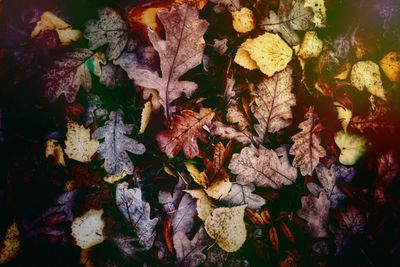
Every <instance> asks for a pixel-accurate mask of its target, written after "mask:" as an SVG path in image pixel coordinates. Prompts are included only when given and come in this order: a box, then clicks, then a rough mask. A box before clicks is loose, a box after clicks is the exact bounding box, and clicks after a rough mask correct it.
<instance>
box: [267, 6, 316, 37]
mask: <svg viewBox="0 0 400 267" xmlns="http://www.w3.org/2000/svg"><path fill="white" fill-rule="evenodd" d="M279 2H280V4H279V9H278V14H276V13H275V11H274V10H270V11H269V17H266V18H264V19H263V20H262V21H260V26H261V28H263V29H264V30H266V31H272V32H275V33H280V34H282V36H283V39H285V40H286V42H288V43H289V44H290V45H297V44H298V43H299V42H300V39H299V37H298V35H297V33H296V32H295V30H298V31H305V30H309V29H311V28H312V27H313V26H314V23H313V22H312V20H313V19H314V14H313V11H312V8H310V7H306V6H305V2H304V0H295V1H291V0H281V1H279Z"/></svg>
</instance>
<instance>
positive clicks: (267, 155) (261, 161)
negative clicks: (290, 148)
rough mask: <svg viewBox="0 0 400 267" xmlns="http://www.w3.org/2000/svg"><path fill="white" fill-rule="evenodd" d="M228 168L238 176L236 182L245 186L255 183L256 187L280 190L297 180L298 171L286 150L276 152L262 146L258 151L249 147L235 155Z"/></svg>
mask: <svg viewBox="0 0 400 267" xmlns="http://www.w3.org/2000/svg"><path fill="white" fill-rule="evenodd" d="M228 167H229V169H230V170H231V172H232V173H234V174H237V176H236V181H237V182H239V183H241V184H244V185H246V184H249V183H254V184H255V185H256V186H261V187H272V188H274V189H279V188H281V187H283V186H284V185H290V184H292V183H293V182H294V181H295V180H296V178H297V170H296V168H293V167H292V166H291V165H290V163H289V158H288V155H287V151H286V150H285V149H279V150H277V152H275V151H273V150H269V149H266V148H265V147H263V146H262V145H260V147H259V148H258V149H257V148H256V147H254V146H248V147H245V148H243V149H242V151H241V152H240V154H238V153H236V154H233V156H232V160H231V162H230V163H229V166H228Z"/></svg>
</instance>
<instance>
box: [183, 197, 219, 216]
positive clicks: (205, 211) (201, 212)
mask: <svg viewBox="0 0 400 267" xmlns="http://www.w3.org/2000/svg"><path fill="white" fill-rule="evenodd" d="M185 192H186V193H189V194H190V195H191V196H192V197H193V198H196V199H197V202H196V210H197V215H198V216H199V218H200V219H202V220H203V221H205V220H206V219H207V218H208V216H209V215H210V213H211V212H212V211H213V210H214V209H215V208H217V206H216V205H215V203H214V202H213V201H212V200H211V199H210V198H209V197H208V196H207V194H206V193H205V192H204V191H203V190H202V189H192V190H185Z"/></svg>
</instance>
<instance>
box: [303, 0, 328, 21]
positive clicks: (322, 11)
mask: <svg viewBox="0 0 400 267" xmlns="http://www.w3.org/2000/svg"><path fill="white" fill-rule="evenodd" d="M304 7H310V8H311V9H312V11H313V13H314V17H313V19H312V22H313V23H314V24H315V27H317V28H325V27H326V7H325V0H305V2H304Z"/></svg>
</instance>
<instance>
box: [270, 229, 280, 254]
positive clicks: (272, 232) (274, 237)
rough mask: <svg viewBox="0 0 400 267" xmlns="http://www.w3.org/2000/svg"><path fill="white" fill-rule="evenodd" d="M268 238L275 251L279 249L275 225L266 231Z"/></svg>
mask: <svg viewBox="0 0 400 267" xmlns="http://www.w3.org/2000/svg"><path fill="white" fill-rule="evenodd" d="M268 235H269V240H270V241H271V246H272V249H273V250H275V251H276V252H278V251H279V238H278V232H277V231H276V228H275V226H273V225H272V226H271V227H270V228H269V231H268Z"/></svg>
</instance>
